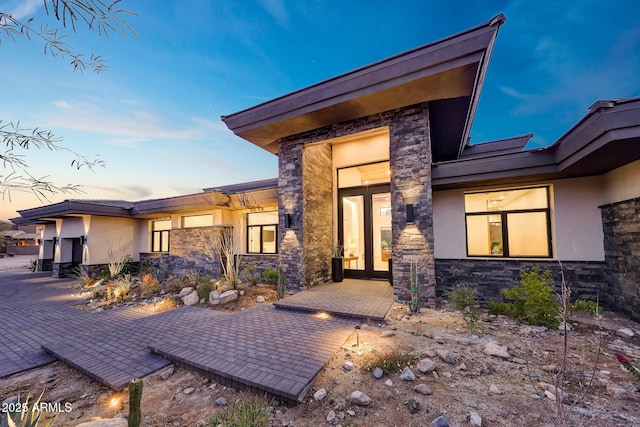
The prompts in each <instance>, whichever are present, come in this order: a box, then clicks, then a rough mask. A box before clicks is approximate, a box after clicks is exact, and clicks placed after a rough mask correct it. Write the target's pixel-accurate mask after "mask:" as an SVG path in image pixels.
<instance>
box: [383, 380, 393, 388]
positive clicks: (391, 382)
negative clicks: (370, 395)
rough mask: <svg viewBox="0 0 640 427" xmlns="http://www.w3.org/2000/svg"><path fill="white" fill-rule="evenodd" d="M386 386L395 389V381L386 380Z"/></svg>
mask: <svg viewBox="0 0 640 427" xmlns="http://www.w3.org/2000/svg"><path fill="white" fill-rule="evenodd" d="M384 385H386V386H387V387H393V381H391V380H386V381H385V382H384Z"/></svg>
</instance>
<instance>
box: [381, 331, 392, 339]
mask: <svg viewBox="0 0 640 427" xmlns="http://www.w3.org/2000/svg"><path fill="white" fill-rule="evenodd" d="M395 335H396V331H382V333H381V334H380V336H381V337H383V338H389V337H393V336H395Z"/></svg>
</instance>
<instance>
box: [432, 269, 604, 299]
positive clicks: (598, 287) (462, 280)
mask: <svg viewBox="0 0 640 427" xmlns="http://www.w3.org/2000/svg"><path fill="white" fill-rule="evenodd" d="M535 265H537V266H538V267H540V268H541V269H543V270H545V269H550V270H551V272H552V275H553V279H554V281H555V284H556V290H557V291H558V292H559V291H560V284H561V283H562V276H561V270H560V264H559V263H558V261H552V260H541V261H520V260H513V259H469V258H465V259H436V263H435V268H436V269H435V271H436V292H437V295H438V297H439V298H447V295H448V293H449V292H450V291H451V290H452V289H453V288H454V286H456V285H458V284H460V285H463V284H467V285H469V286H472V287H474V288H475V289H476V290H477V291H478V296H479V297H480V299H482V300H485V301H487V300H490V299H494V300H497V299H501V298H502V297H501V296H500V289H502V288H509V287H511V286H514V285H517V284H518V283H520V278H519V275H520V269H521V268H525V269H530V268H531V267H533V266H535ZM605 268H606V266H605V263H604V262H597V261H585V262H575V261H562V272H563V273H564V277H565V281H566V283H567V284H569V286H570V287H571V299H572V300H575V299H578V298H580V299H589V300H593V301H595V300H596V299H597V298H598V297H599V300H600V301H601V302H602V303H603V305H605V302H606V297H607V293H608V288H607V283H606V279H605Z"/></svg>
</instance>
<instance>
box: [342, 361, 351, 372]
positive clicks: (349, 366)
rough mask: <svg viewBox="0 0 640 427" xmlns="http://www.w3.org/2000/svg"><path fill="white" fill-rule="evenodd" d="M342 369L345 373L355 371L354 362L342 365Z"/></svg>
mask: <svg viewBox="0 0 640 427" xmlns="http://www.w3.org/2000/svg"><path fill="white" fill-rule="evenodd" d="M342 367H343V368H344V370H345V371H353V362H351V361H349V362H344V365H342Z"/></svg>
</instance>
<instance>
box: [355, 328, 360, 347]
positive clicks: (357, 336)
mask: <svg viewBox="0 0 640 427" xmlns="http://www.w3.org/2000/svg"><path fill="white" fill-rule="evenodd" d="M356 347H360V325H356Z"/></svg>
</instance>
